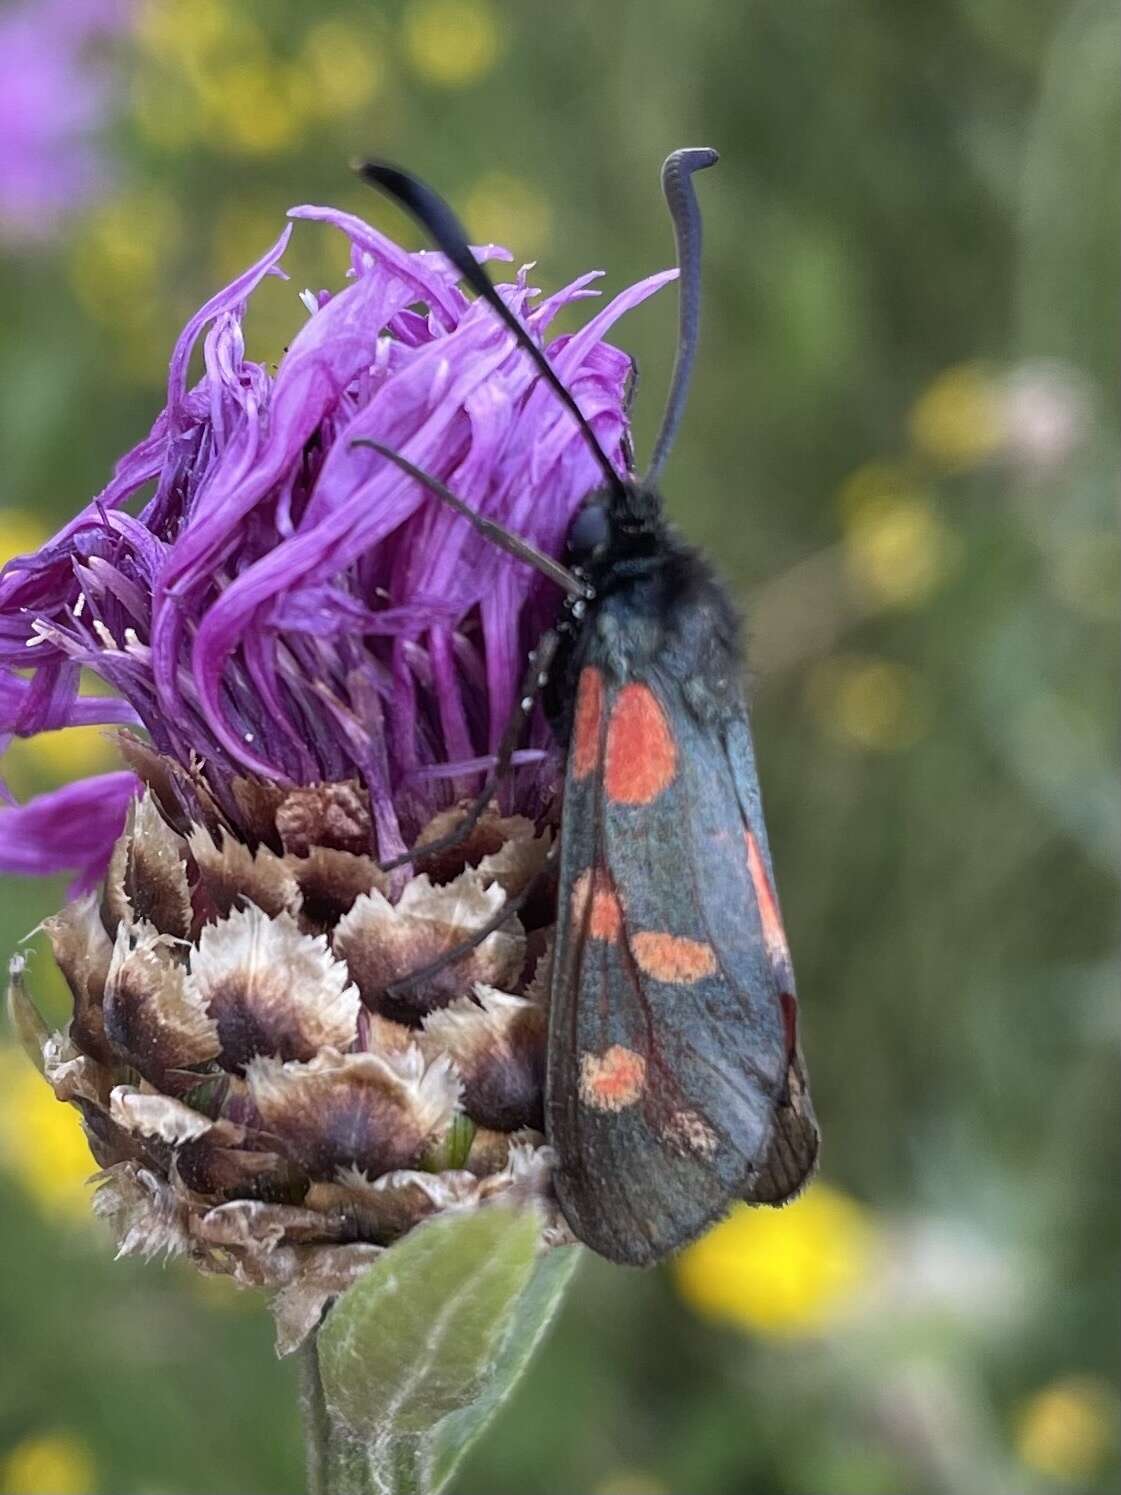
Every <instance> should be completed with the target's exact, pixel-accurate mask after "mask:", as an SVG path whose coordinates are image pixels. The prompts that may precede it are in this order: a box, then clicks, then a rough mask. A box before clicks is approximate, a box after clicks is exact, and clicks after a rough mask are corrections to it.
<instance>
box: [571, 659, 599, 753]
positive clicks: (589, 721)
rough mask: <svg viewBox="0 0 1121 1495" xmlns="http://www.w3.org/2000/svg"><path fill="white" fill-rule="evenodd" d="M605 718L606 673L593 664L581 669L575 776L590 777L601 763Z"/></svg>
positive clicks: (574, 739) (574, 731)
mask: <svg viewBox="0 0 1121 1495" xmlns="http://www.w3.org/2000/svg"><path fill="white" fill-rule="evenodd" d="M602 721H603V676H602V675H601V674H600V672H599V671H598V670H597V669H595V668H593V667H592V666H591V665H585V667H584V668H583V669H582V670H581V671H580V683H579V685H578V686H577V688H576V715H575V717H574V719H573V723H572V745H571V748H570V750H569V761H570V762H571V765H572V773H573V776H574V777H575V778H578V779H586V778H587V777H588V775H589V774H590V773H594V771H595V769H596V767H597V766H598V764H599V733H600V726H601V724H602Z"/></svg>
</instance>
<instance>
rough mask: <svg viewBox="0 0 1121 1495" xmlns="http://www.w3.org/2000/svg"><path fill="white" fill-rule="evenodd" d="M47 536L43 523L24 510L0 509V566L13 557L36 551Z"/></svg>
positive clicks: (47, 531)
mask: <svg viewBox="0 0 1121 1495" xmlns="http://www.w3.org/2000/svg"><path fill="white" fill-rule="evenodd" d="M49 535H50V531H49V530H48V529H47V527H46V525H44V523H43V521H42V520H41V519H39V518H37V517H36V516H35V515H34V514H29V513H28V512H27V510H26V509H9V508H0V566H2V565H4V564H5V563H6V562H7V561H10V560H11V558H12V556H14V555H25V554H26V553H27V552H28V551H31V550H38V548H39V546H40V545H42V543H43V541H44V540H46V539H47V538H48V537H49Z"/></svg>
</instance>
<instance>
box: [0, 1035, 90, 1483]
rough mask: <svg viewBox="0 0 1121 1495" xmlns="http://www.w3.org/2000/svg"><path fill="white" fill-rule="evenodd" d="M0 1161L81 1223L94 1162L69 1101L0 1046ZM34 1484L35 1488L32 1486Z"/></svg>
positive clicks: (55, 1210)
mask: <svg viewBox="0 0 1121 1495" xmlns="http://www.w3.org/2000/svg"><path fill="white" fill-rule="evenodd" d="M0 1166H3V1167H4V1168H6V1169H7V1170H8V1171H9V1172H10V1173H11V1174H13V1175H14V1177H15V1178H16V1179H17V1180H18V1182H19V1183H20V1184H21V1185H22V1187H23V1188H24V1189H25V1190H26V1191H27V1193H28V1194H30V1195H31V1197H32V1198H33V1199H34V1200H35V1202H36V1203H37V1204H38V1205H39V1207H40V1209H41V1210H42V1211H43V1213H44V1214H47V1215H53V1216H62V1217H65V1218H68V1219H75V1220H81V1221H83V1222H86V1221H88V1220H91V1219H92V1218H93V1217H92V1215H91V1214H90V1197H89V1190H88V1189H87V1187H86V1182H87V1180H88V1179H89V1177H90V1175H91V1174H93V1173H96V1171H97V1164H96V1162H95V1161H94V1159H93V1157H92V1156H91V1154H90V1150H89V1145H88V1144H87V1142H86V1138H85V1134H84V1133H83V1131H82V1127H81V1123H80V1122H79V1120H78V1113H77V1111H75V1110H74V1108H73V1107H72V1106H66V1105H63V1104H62V1103H61V1102H60V1101H57V1100H56V1099H55V1097H54V1094H53V1093H52V1091H51V1089H50V1086H49V1085H47V1084H46V1082H45V1081H44V1080H43V1078H42V1077H41V1076H40V1075H38V1074H36V1072H35V1070H34V1069H33V1068H32V1067H31V1065H30V1064H29V1063H28V1061H27V1059H26V1057H25V1056H24V1055H23V1054H22V1053H20V1052H18V1051H17V1050H16V1049H12V1048H8V1049H0ZM36 1488H39V1487H38V1486H37V1487H36Z"/></svg>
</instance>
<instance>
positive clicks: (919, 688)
mask: <svg viewBox="0 0 1121 1495" xmlns="http://www.w3.org/2000/svg"><path fill="white" fill-rule="evenodd" d="M806 704H807V706H808V708H809V710H810V712H811V713H812V714H813V715H814V716H815V717H816V718H817V720H818V722H819V724H820V725H821V727H822V728H823V729H824V730H825V731H826V732H828V733H829V735H830V736H831V737H834V738H836V739H837V740H838V741H839V742H843V743H846V744H848V745H849V746H853V745H855V746H857V747H862V748H869V749H871V750H873V751H876V752H897V751H900V750H901V749H904V748H909V747H911V746H913V745H914V743H915V742H917V741H918V740H919V738H920V737H922V736H923V734H924V733H925V731H926V729H927V726H928V724H929V721H930V705H929V700H928V697H927V692H926V689H925V687H924V685H923V681H922V679H921V677H920V676H919V675H917V674H916V673H915V671H914V670H911V669H909V668H908V667H907V666H906V665H903V664H897V663H896V662H895V661H894V660H890V659H877V658H872V657H865V656H862V655H856V654H835V655H833V656H832V657H831V658H829V659H824V660H822V661H821V663H820V664H818V665H816V666H815V667H814V669H813V670H812V671H811V673H810V677H809V680H808V682H807V684H806Z"/></svg>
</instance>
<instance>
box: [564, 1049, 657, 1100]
mask: <svg viewBox="0 0 1121 1495" xmlns="http://www.w3.org/2000/svg"><path fill="white" fill-rule="evenodd" d="M645 1089H646V1060H645V1059H644V1058H643V1057H642V1055H641V1054H636V1053H635V1051H634V1049H626V1048H624V1047H623V1045H622V1044H620V1043H613V1044H612V1045H611V1047H610V1048H609V1049H608V1050H607V1051H606V1052H605V1053H603V1054H582V1055H581V1056H580V1099H581V1100H582V1101H583V1102H584V1104H585V1105H587V1106H590V1107H591V1108H592V1109H593V1110H595V1111H621V1110H623V1108H624V1107H625V1106H633V1105H634V1103H635V1101H637V1100H638V1098H639V1096H640V1095H641V1094H642V1092H643V1091H644V1090H645Z"/></svg>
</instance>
